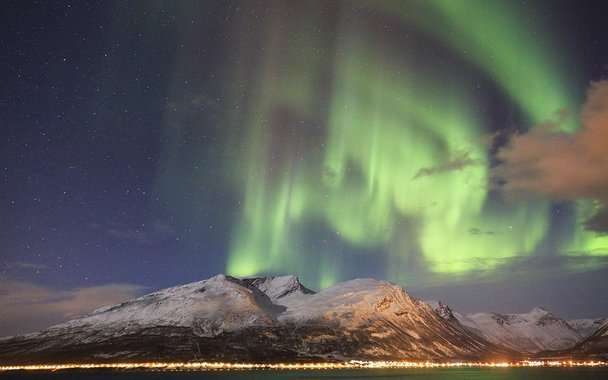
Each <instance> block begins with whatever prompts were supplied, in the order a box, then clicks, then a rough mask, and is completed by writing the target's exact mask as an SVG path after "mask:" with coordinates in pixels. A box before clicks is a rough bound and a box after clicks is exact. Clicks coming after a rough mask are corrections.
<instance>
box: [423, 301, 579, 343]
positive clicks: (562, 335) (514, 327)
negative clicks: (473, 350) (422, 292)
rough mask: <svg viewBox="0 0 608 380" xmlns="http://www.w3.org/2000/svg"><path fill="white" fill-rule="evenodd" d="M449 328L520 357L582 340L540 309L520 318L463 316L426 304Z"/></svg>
mask: <svg viewBox="0 0 608 380" xmlns="http://www.w3.org/2000/svg"><path fill="white" fill-rule="evenodd" d="M427 303H428V304H429V305H430V306H431V307H432V308H433V309H434V310H435V312H436V313H437V314H438V315H439V316H440V317H441V318H443V319H444V320H446V321H448V322H449V323H451V324H452V325H456V326H462V327H464V328H465V329H467V330H468V331H470V332H472V333H475V334H477V335H479V336H480V337H482V338H484V339H486V340H488V341H490V342H493V343H495V344H499V345H502V346H505V347H508V348H511V349H513V350H515V351H518V352H521V353H536V352H540V351H547V350H563V349H567V348H570V347H572V346H574V345H575V344H576V343H578V342H580V341H581V340H582V337H581V336H580V334H579V333H578V332H576V331H575V330H574V329H573V328H572V327H571V326H570V325H569V324H568V323H567V322H566V321H564V320H563V319H561V318H558V317H556V316H554V315H553V314H551V313H550V312H549V311H547V310H545V309H543V308H542V307H535V308H533V309H532V310H530V311H529V312H528V313H523V314H498V313H473V314H467V315H462V314H460V313H458V312H456V311H454V310H452V309H450V308H449V307H448V306H447V305H444V304H442V303H441V302H438V301H427Z"/></svg>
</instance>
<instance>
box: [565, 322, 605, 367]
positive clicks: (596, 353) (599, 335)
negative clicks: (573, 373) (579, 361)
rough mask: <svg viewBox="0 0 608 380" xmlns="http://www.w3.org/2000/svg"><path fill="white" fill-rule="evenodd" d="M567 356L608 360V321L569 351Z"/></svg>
mask: <svg viewBox="0 0 608 380" xmlns="http://www.w3.org/2000/svg"><path fill="white" fill-rule="evenodd" d="M565 354H566V355H568V356H570V357H575V358H585V359H600V360H608V319H605V320H604V322H603V323H602V325H601V326H599V327H598V329H597V330H596V331H595V332H593V333H592V334H591V335H589V336H588V337H586V338H585V339H584V340H583V341H582V342H580V343H579V344H577V345H576V346H574V347H573V348H571V349H570V350H567V351H566V352H565Z"/></svg>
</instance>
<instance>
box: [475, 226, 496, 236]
mask: <svg viewBox="0 0 608 380" xmlns="http://www.w3.org/2000/svg"><path fill="white" fill-rule="evenodd" d="M496 234H497V232H496V231H489V230H485V231H484V230H480V229H479V228H476V227H474V228H469V235H496Z"/></svg>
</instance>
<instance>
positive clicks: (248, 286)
mask: <svg viewBox="0 0 608 380" xmlns="http://www.w3.org/2000/svg"><path fill="white" fill-rule="evenodd" d="M429 304H430V305H431V306H429V305H428V304H427V303H425V302H423V301H420V300H417V299H415V298H413V297H411V296H410V295H408V294H407V293H406V292H405V290H404V289H403V288H402V287H401V286H398V285H395V284H391V283H388V282H384V281H376V280H373V279H356V280H352V281H347V282H344V283H340V284H337V285H335V286H333V287H331V288H328V289H326V290H323V291H321V292H318V293H315V292H313V291H311V290H310V289H308V288H306V287H305V286H303V285H302V284H301V283H300V282H299V281H298V279H297V278H296V277H294V276H284V277H249V278H235V277H230V276H224V275H218V276H215V277H212V278H210V279H207V280H204V281H199V282H195V283H191V284H187V285H182V286H177V287H173V288H168V289H164V290H161V291H158V292H155V293H151V294H148V295H145V296H142V297H139V298H136V299H134V300H132V301H128V302H125V303H122V304H120V305H115V306H109V307H104V308H102V309H98V310H96V311H94V312H92V313H90V314H88V315H86V316H84V317H81V318H77V319H74V320H72V321H69V322H67V323H64V324H61V325H57V326H53V327H50V328H48V329H46V330H43V331H40V332H35V333H31V334H27V335H22V336H15V337H7V338H3V339H0V363H2V364H26V363H50V362H54V363H57V362H59V363H61V362H120V361H192V360H208V361H220V360H221V361H231V362H235V361H249V362H278V361H288V362H289V361H291V362H306V361H319V360H322V361H342V360H351V359H360V360H381V359H391V360H501V359H508V358H511V359H512V358H518V357H521V355H522V354H531V353H534V352H538V351H546V350H564V349H568V348H570V347H572V346H574V348H570V349H571V350H578V351H576V352H579V351H580V352H583V351H584V350H587V351H585V352H590V353H591V352H594V353H595V355H598V353H599V355H600V356H601V355H604V356H605V355H606V352H608V350H607V349H606V347H607V342H606V340H607V338H606V323H605V322H603V324H601V325H600V326H598V328H599V329H598V330H597V331H595V332H593V333H591V334H590V335H589V337H588V338H586V339H585V340H584V341H582V337H581V334H580V333H579V332H577V331H575V330H574V329H573V328H572V327H571V326H570V325H569V324H568V323H567V322H565V321H563V320H562V319H559V318H557V317H554V316H552V315H551V314H550V313H549V312H547V311H546V310H543V309H540V308H535V309H533V310H532V311H531V312H530V313H527V314H511V315H501V314H492V313H479V314H471V315H468V316H466V317H465V316H462V315H461V314H459V313H456V312H454V311H452V310H451V309H450V308H449V307H447V306H445V305H443V304H441V303H439V302H429ZM593 323H595V322H585V323H582V322H581V323H579V324H577V328H578V329H579V330H580V331H581V332H585V331H588V330H590V329H591V327H590V326H591V325H593ZM598 334H599V335H598ZM585 342H587V343H585ZM571 354H573V355H574V354H575V351H572V352H571Z"/></svg>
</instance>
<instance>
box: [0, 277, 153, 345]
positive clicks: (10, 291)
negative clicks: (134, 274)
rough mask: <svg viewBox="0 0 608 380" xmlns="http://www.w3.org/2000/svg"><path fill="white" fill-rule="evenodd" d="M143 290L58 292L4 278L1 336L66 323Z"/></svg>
mask: <svg viewBox="0 0 608 380" xmlns="http://www.w3.org/2000/svg"><path fill="white" fill-rule="evenodd" d="M143 289H145V288H144V287H142V286H140V285H134V284H106V285H99V286H88V287H80V288H75V289H69V290H56V289H52V288H48V287H44V286H41V285H37V284H34V283H31V282H27V281H19V280H14V279H10V278H7V277H0V321H2V323H0V336H6V335H14V334H22V333H26V332H30V331H35V330H39V329H43V328H46V327H49V326H51V325H53V324H57V323H61V322H65V321H66V320H68V319H71V318H75V317H78V316H81V315H84V314H87V313H89V312H91V311H93V310H95V309H98V308H100V307H102V306H107V305H113V304H118V303H121V302H124V301H127V300H130V299H133V298H134V297H136V296H137V295H139V294H140V293H141V292H142V290H143Z"/></svg>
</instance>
